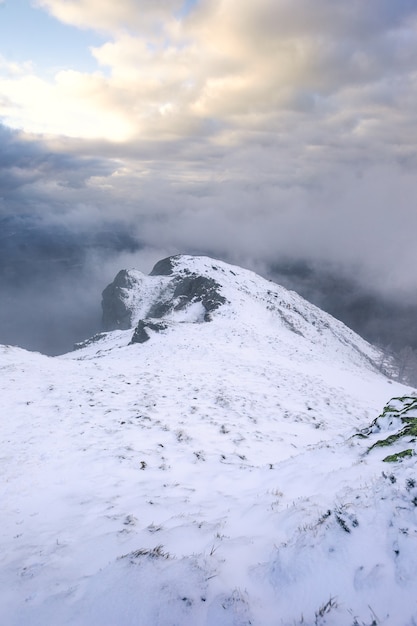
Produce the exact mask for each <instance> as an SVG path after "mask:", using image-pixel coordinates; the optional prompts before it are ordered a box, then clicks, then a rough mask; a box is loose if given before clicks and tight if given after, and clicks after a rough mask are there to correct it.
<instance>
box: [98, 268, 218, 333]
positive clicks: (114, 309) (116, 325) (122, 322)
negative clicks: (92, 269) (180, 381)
mask: <svg viewBox="0 0 417 626" xmlns="http://www.w3.org/2000/svg"><path fill="white" fill-rule="evenodd" d="M179 258H180V257H179V256H174V257H168V258H167V259H163V260H162V261H159V262H158V263H157V264H156V265H155V267H154V268H153V270H152V272H151V273H150V276H155V277H156V276H166V277H168V278H167V280H163V281H160V287H159V293H155V295H154V296H153V298H152V300H149V302H147V301H145V302H144V304H145V310H146V306H148V307H149V308H148V309H147V311H146V313H145V315H144V316H143V318H142V319H141V320H139V322H138V323H137V326H136V328H135V332H134V335H133V337H132V341H131V343H143V342H145V341H148V339H149V333H148V332H147V331H148V330H151V331H154V332H159V331H161V330H164V329H165V328H167V323H164V322H156V321H152V320H162V319H163V318H164V317H166V316H167V315H169V314H170V313H174V312H176V311H182V310H184V309H186V308H187V307H188V306H189V305H192V304H196V303H201V304H202V314H199V313H197V314H196V319H195V320H194V321H195V322H201V321H205V322H209V321H210V320H211V314H212V312H213V311H215V310H216V309H218V308H219V307H220V306H221V305H222V304H225V303H226V298H225V297H224V296H223V295H222V294H221V285H220V284H219V283H218V282H216V281H215V280H214V279H213V278H210V277H208V276H201V275H199V274H197V273H195V272H192V271H190V270H189V269H188V268H186V267H185V268H184V267H183V268H181V269H177V270H176V266H177V263H176V260H177V259H179ZM213 269H216V268H213ZM145 280H147V279H145ZM148 280H152V279H148ZM158 284H159V282H157V283H156V285H158ZM140 288H141V283H140V282H138V280H137V279H136V280H135V278H134V277H133V276H132V275H131V274H130V273H129V272H127V271H126V270H122V271H120V272H119V273H118V274H117V276H116V278H115V279H114V281H113V282H112V283H111V284H110V285H108V287H106V289H105V290H104V291H103V300H102V307H103V327H104V330H116V329H121V330H126V329H129V328H131V327H132V314H133V311H132V310H131V308H130V306H131V304H130V303H131V299H130V298H129V297H128V292H129V291H130V290H137V294H136V295H137V296H139V298H140ZM157 292H158V289H157ZM148 297H149V296H148ZM190 321H191V320H190Z"/></svg>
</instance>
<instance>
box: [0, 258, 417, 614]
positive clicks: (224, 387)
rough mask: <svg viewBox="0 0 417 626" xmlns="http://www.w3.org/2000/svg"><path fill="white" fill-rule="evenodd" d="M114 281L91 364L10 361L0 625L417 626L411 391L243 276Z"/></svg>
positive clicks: (181, 266)
mask: <svg viewBox="0 0 417 626" xmlns="http://www.w3.org/2000/svg"><path fill="white" fill-rule="evenodd" d="M118 276H119V278H117V277H116V280H115V281H114V283H112V285H111V286H110V288H109V287H108V288H106V290H105V292H104V294H103V302H104V318H105V321H106V323H107V326H108V329H109V330H108V331H107V332H105V333H103V334H102V335H101V336H99V337H96V338H95V339H94V340H93V341H90V342H85V343H84V345H83V346H81V347H80V348H79V349H78V350H77V351H75V352H72V353H69V354H67V355H63V356H62V357H54V358H49V357H45V356H42V355H39V354H35V353H28V352H25V351H24V350H20V349H17V348H12V347H3V348H0V372H1V376H0V393H1V397H2V399H3V404H4V413H3V415H4V417H3V419H2V420H1V422H0V424H1V426H0V442H1V447H0V462H1V464H2V473H3V483H2V493H1V501H2V503H3V513H2V519H1V525H0V547H1V552H0V555H1V556H0V623H4V624H7V625H10V626H23V625H26V624H29V623H30V624H31V626H46V625H49V624H51V625H52V624H54V625H55V624H59V625H60V626H61V625H62V626H66V625H68V626H86V625H89V626H90V625H100V626H153V625H157V626H199V625H201V626H203V625H204V626H249V625H252V626H253V625H256V626H277V625H282V626H290V625H291V626H292V625H293V624H308V625H310V624H311V625H313V624H314V625H315V626H317V625H324V624H327V625H330V626H331V625H333V626H338V625H339V624H340V625H346V626H369V625H371V624H378V625H379V624H384V625H392V626H399V625H401V626H415V624H416V623H417V597H416V594H415V589H416V586H417V557H416V552H417V551H416V545H417V477H416V472H415V469H416V468H415V454H416V444H415V439H416V432H415V421H414V420H415V419H417V410H416V396H415V392H414V390H412V389H410V388H407V387H405V386H403V385H400V384H399V383H396V382H393V381H390V380H388V379H387V378H385V377H384V376H382V375H381V374H380V373H379V372H378V371H377V368H376V367H375V365H374V364H377V363H378V359H379V352H378V350H377V349H376V348H374V347H372V346H370V345H369V344H367V343H366V342H365V341H364V340H362V339H361V338H360V337H358V336H357V335H355V333H353V332H352V331H350V330H349V329H347V328H346V327H345V326H344V325H343V324H341V323H340V322H338V321H337V320H334V319H333V318H331V316H329V315H327V314H325V313H323V312H322V311H320V310H319V309H317V308H316V307H315V306H313V305H310V304H309V303H307V302H306V301H304V300H303V299H302V298H300V297H299V296H297V294H295V293H292V292H288V291H286V290H285V289H284V288H282V287H279V286H278V285H275V284H273V283H270V282H269V281H266V280H264V279H262V278H261V277H258V276H256V274H253V273H252V272H249V271H247V270H242V269H240V268H236V267H234V266H230V265H227V264H224V263H221V262H220V261H214V260H212V259H208V258H205V257H187V256H179V257H170V259H168V260H164V261H162V262H160V263H159V264H157V265H156V266H155V268H154V270H153V271H152V273H151V275H150V276H145V275H144V274H142V273H141V272H138V271H136V270H129V271H126V270H124V271H122V273H121V274H120V275H118ZM202 279H204V280H202ZM106 307H107V309H106ZM152 325H154V326H153V327H152ZM110 327H112V328H113V330H110ZM138 328H139V331H140V332H141V333H142V331H143V333H142V335H141V339H142V340H141V341H138V342H136V341H133V339H134V337H135V335H136V334H137V333H138ZM145 335H146V337H145ZM392 397H395V398H397V399H396V400H395V401H391V398H392ZM384 406H386V408H385V409H384ZM381 442H382V443H381ZM388 457H392V458H390V459H388Z"/></svg>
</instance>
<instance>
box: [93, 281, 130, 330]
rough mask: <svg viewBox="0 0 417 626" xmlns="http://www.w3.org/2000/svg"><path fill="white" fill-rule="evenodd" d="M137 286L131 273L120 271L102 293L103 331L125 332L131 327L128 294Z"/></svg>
mask: <svg viewBox="0 0 417 626" xmlns="http://www.w3.org/2000/svg"><path fill="white" fill-rule="evenodd" d="M137 286H138V283H137V281H136V280H135V278H134V276H133V275H132V273H130V272H128V271H127V270H121V271H120V272H119V273H118V274H117V276H116V278H115V279H114V281H113V282H112V283H110V285H108V286H107V287H106V288H105V290H104V291H103V293H102V302H101V306H102V310H103V318H102V323H103V330H117V329H120V330H126V329H128V328H131V326H132V314H133V311H132V307H131V303H130V298H129V292H130V291H131V290H132V289H135V288H136V287H137Z"/></svg>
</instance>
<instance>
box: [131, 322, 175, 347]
mask: <svg viewBox="0 0 417 626" xmlns="http://www.w3.org/2000/svg"><path fill="white" fill-rule="evenodd" d="M166 328H167V324H164V322H151V321H150V320H139V322H138V324H137V326H136V328H135V332H134V333H133V337H132V339H131V341H130V345H131V344H132V343H145V341H148V340H149V339H150V336H149V333H148V332H147V331H148V330H153V331H154V332H156V333H159V332H161V330H165V329H166Z"/></svg>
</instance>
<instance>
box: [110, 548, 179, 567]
mask: <svg viewBox="0 0 417 626" xmlns="http://www.w3.org/2000/svg"><path fill="white" fill-rule="evenodd" d="M163 548H164V546H163V545H158V546H155V547H154V548H139V550H134V551H133V552H128V554H123V555H122V556H120V557H119V559H131V562H132V563H133V561H134V560H135V559H139V558H140V557H142V556H146V557H148V558H149V559H169V558H170V554H169V552H164V550H163Z"/></svg>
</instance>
